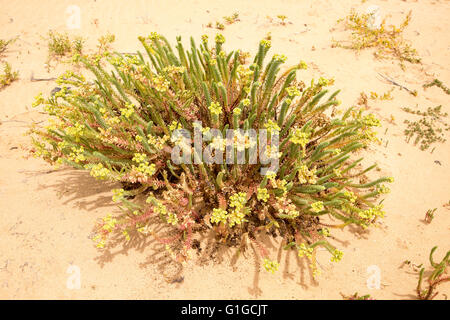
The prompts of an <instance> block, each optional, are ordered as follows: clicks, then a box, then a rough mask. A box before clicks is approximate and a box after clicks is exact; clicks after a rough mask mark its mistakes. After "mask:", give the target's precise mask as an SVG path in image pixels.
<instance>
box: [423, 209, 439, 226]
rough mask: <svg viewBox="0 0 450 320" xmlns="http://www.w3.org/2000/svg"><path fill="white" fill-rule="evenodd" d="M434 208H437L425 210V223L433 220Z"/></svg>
mask: <svg viewBox="0 0 450 320" xmlns="http://www.w3.org/2000/svg"><path fill="white" fill-rule="evenodd" d="M436 210H437V208H434V209H428V210H427V212H426V213H425V222H426V223H431V221H433V219H434V213H435V212H436Z"/></svg>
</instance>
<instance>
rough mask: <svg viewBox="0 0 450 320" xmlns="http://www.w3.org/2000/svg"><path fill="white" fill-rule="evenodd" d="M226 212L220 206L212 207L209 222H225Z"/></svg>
mask: <svg viewBox="0 0 450 320" xmlns="http://www.w3.org/2000/svg"><path fill="white" fill-rule="evenodd" d="M227 218H228V212H227V211H226V210H223V209H220V208H214V209H213V212H212V215H211V223H221V222H222V223H224V224H226V223H227Z"/></svg>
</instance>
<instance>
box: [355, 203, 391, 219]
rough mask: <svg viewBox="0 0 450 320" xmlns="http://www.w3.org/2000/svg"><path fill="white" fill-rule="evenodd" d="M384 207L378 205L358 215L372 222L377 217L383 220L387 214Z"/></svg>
mask: <svg viewBox="0 0 450 320" xmlns="http://www.w3.org/2000/svg"><path fill="white" fill-rule="evenodd" d="M381 209H383V205H382V204H380V205H376V206H374V207H373V208H370V209H366V210H362V211H360V212H358V215H359V216H360V217H361V218H363V219H367V220H372V219H373V218H375V217H380V218H383V217H384V214H385V212H384V211H383V210H381Z"/></svg>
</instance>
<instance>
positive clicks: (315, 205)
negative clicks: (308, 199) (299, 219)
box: [311, 201, 324, 213]
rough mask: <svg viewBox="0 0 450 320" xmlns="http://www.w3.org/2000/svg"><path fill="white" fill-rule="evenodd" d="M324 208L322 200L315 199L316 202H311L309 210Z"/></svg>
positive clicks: (318, 210)
mask: <svg viewBox="0 0 450 320" xmlns="http://www.w3.org/2000/svg"><path fill="white" fill-rule="evenodd" d="M323 209H324V206H323V202H322V201H317V202H314V203H311V211H312V212H316V213H317V212H320V211H322V210H323Z"/></svg>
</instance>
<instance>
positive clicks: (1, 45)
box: [0, 38, 17, 54]
mask: <svg viewBox="0 0 450 320" xmlns="http://www.w3.org/2000/svg"><path fill="white" fill-rule="evenodd" d="M16 40H17V38H14V39H9V40H3V39H0V54H2V53H3V52H5V51H6V49H7V48H8V46H9V45H10V44H13V43H14V42H15V41H16Z"/></svg>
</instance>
